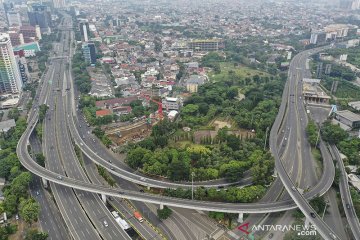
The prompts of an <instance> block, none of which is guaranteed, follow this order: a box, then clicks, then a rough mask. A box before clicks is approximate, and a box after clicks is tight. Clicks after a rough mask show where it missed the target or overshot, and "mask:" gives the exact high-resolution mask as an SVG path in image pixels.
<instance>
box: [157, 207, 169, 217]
mask: <svg viewBox="0 0 360 240" xmlns="http://www.w3.org/2000/svg"><path fill="white" fill-rule="evenodd" d="M171 214H172V210H171V209H170V208H168V207H167V206H164V208H163V209H158V210H157V215H158V217H159V218H160V219H161V220H164V219H167V218H169V217H170V216H171Z"/></svg>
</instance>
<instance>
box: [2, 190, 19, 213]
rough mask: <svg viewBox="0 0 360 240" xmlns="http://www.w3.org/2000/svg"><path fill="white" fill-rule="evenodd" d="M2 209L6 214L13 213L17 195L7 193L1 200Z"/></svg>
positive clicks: (15, 207)
mask: <svg viewBox="0 0 360 240" xmlns="http://www.w3.org/2000/svg"><path fill="white" fill-rule="evenodd" d="M3 204H4V210H5V211H6V213H7V214H9V215H12V214H15V213H16V211H17V207H18V202H17V197H16V196H15V195H13V194H9V195H7V196H6V197H5V200H4V202H3Z"/></svg>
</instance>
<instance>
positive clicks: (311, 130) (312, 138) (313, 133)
mask: <svg viewBox="0 0 360 240" xmlns="http://www.w3.org/2000/svg"><path fill="white" fill-rule="evenodd" d="M306 133H307V135H308V139H309V142H310V144H311V146H313V147H314V146H315V144H316V141H317V140H318V128H317V126H316V124H315V122H314V121H309V123H308V125H307V126H306Z"/></svg>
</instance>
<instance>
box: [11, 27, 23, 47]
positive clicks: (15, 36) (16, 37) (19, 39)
mask: <svg viewBox="0 0 360 240" xmlns="http://www.w3.org/2000/svg"><path fill="white" fill-rule="evenodd" d="M8 34H9V37H10V41H11V45H12V46H18V45H21V44H24V43H25V42H24V36H23V35H22V33H18V32H17V31H9V32H8Z"/></svg>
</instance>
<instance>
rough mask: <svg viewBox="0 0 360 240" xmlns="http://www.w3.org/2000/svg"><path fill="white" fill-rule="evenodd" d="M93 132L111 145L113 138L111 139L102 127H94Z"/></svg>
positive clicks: (107, 145) (105, 143) (107, 144)
mask: <svg viewBox="0 0 360 240" xmlns="http://www.w3.org/2000/svg"><path fill="white" fill-rule="evenodd" d="M92 133H93V134H94V135H95V136H96V137H98V138H99V139H100V140H101V142H102V143H103V144H104V145H105V146H106V147H109V146H110V145H111V140H110V139H109V137H108V136H106V135H105V132H104V131H103V130H102V129H101V128H99V127H96V128H94V130H92Z"/></svg>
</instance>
